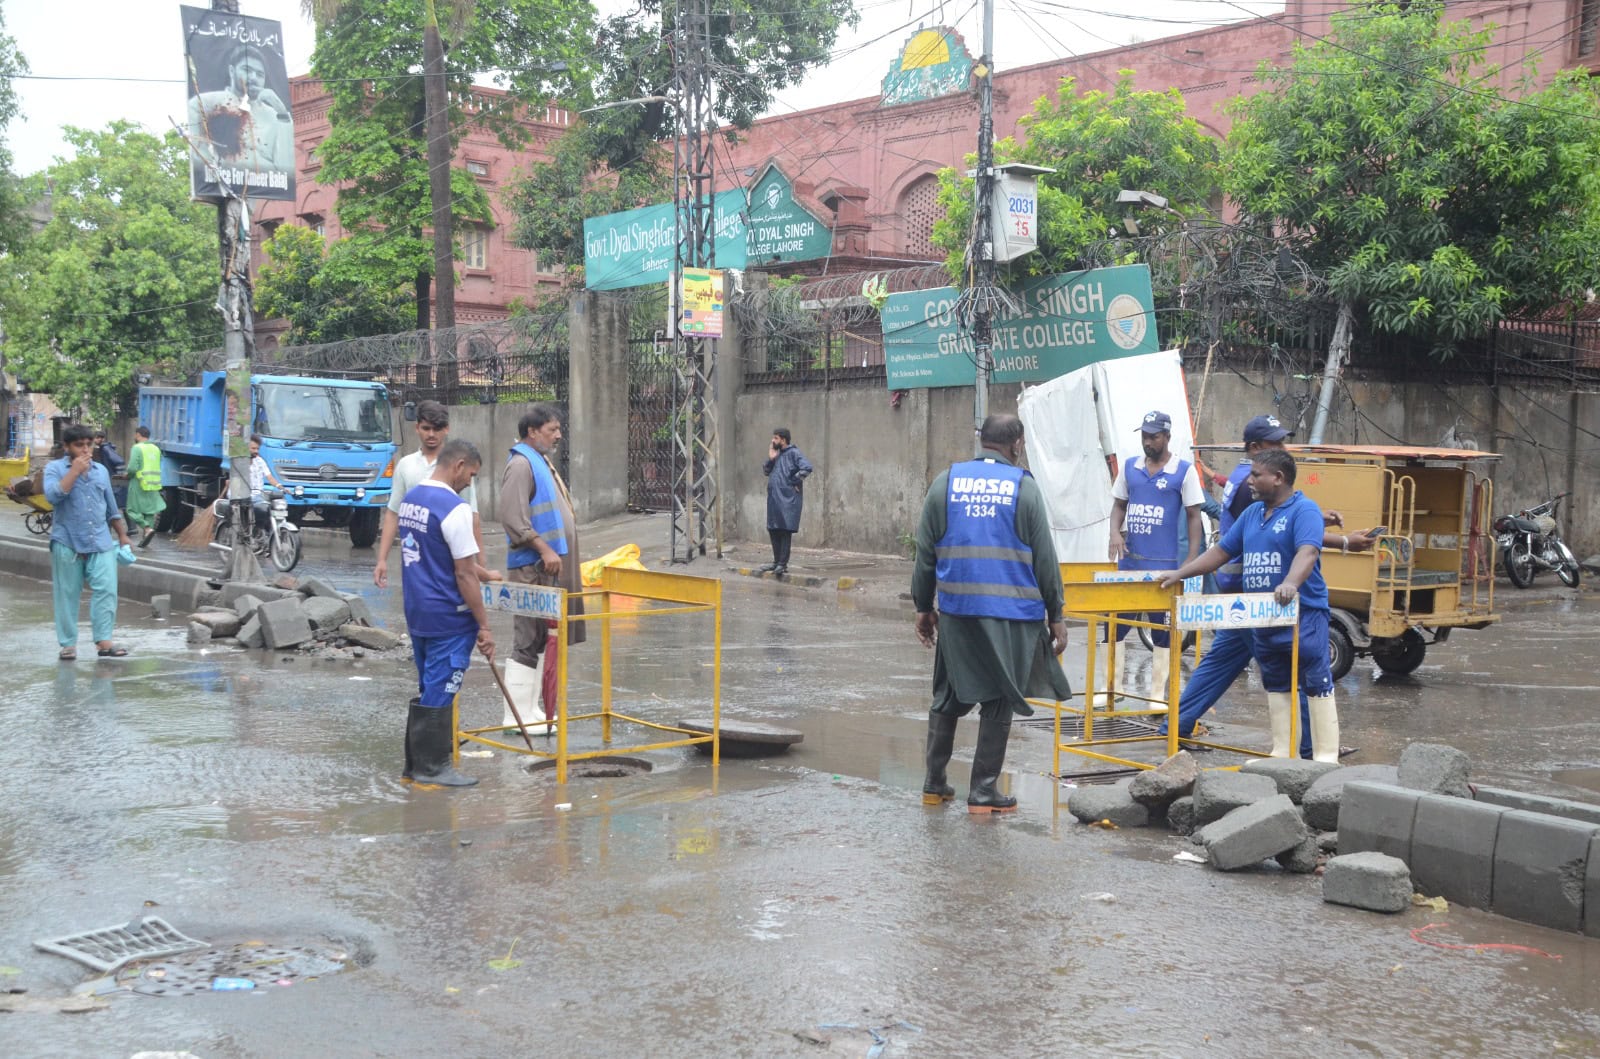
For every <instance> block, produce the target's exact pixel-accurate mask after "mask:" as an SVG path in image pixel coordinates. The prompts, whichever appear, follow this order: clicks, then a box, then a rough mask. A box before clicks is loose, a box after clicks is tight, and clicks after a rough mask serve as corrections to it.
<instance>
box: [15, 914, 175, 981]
mask: <svg viewBox="0 0 1600 1059" xmlns="http://www.w3.org/2000/svg"><path fill="white" fill-rule="evenodd" d="M205 944H206V943H205V942H203V941H199V940H196V939H195V938H191V937H188V936H187V935H184V934H181V933H179V932H178V931H177V930H176V929H175V928H174V927H173V926H172V925H171V924H170V923H168V922H167V921H166V920H164V919H162V918H161V917H160V916H145V917H144V918H142V919H137V920H134V921H133V922H131V923H128V924H126V925H125V926H116V927H101V928H99V929H97V930H85V931H81V932H80V933H77V934H68V935H67V936H66V937H62V938H50V939H48V940H45V941H36V942H34V943H33V946H34V948H36V949H42V950H43V951H45V952H53V953H55V954H56V955H58V956H65V957H67V958H68V959H70V960H77V961H78V962H79V963H81V964H84V965H85V966H88V967H92V968H94V969H95V970H97V971H101V972H103V973H109V972H111V971H115V970H116V969H117V968H118V967H121V966H122V965H123V964H125V963H128V962H129V961H131V960H148V959H151V958H152V957H156V956H168V955H172V954H174V953H180V952H187V951H189V950H190V949H201V948H204V947H205Z"/></svg>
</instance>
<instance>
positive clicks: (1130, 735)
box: [1013, 714, 1161, 739]
mask: <svg viewBox="0 0 1600 1059" xmlns="http://www.w3.org/2000/svg"><path fill="white" fill-rule="evenodd" d="M1013 723H1014V724H1016V726H1017V727H1019V728H1030V729H1032V730H1033V731H1035V732H1050V733H1054V732H1055V729H1056V719H1055V718H1054V717H1053V716H1052V717H1028V718H1025V719H1022V720H1018V721H1015V722H1013ZM1160 734H1161V731H1160V729H1159V728H1157V727H1156V726H1155V725H1153V724H1148V723H1146V722H1144V721H1136V720H1134V719H1133V718H1132V717H1096V718H1095V719H1094V737H1095V738H1096V739H1137V738H1138V737H1140V736H1150V735H1160ZM1061 735H1062V737H1063V738H1066V739H1082V738H1083V718H1082V717H1079V716H1077V715H1076V714H1074V715H1072V716H1063V717H1062V718H1061Z"/></svg>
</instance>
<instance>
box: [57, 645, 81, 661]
mask: <svg viewBox="0 0 1600 1059" xmlns="http://www.w3.org/2000/svg"><path fill="white" fill-rule="evenodd" d="M56 659H57V660H58V661H62V662H76V661H77V660H78V649H77V648H76V647H63V648H62V649H61V653H60V654H58V655H56Z"/></svg>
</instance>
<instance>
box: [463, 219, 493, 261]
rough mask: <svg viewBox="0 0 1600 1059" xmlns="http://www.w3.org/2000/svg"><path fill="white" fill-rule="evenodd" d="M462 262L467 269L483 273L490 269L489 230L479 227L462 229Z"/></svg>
mask: <svg viewBox="0 0 1600 1059" xmlns="http://www.w3.org/2000/svg"><path fill="white" fill-rule="evenodd" d="M461 261H462V264H464V265H466V267H467V268H469V269H472V270H474V271H478V272H482V271H484V270H486V269H487V268H488V267H489V230H488V229H487V228H479V227H477V226H475V225H474V226H469V227H466V228H463V229H461Z"/></svg>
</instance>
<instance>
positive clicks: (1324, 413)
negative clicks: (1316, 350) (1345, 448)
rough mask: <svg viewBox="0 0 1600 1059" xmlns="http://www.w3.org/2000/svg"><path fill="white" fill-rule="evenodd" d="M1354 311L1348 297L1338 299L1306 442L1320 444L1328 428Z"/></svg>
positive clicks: (1346, 351)
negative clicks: (1320, 384) (1337, 315)
mask: <svg viewBox="0 0 1600 1059" xmlns="http://www.w3.org/2000/svg"><path fill="white" fill-rule="evenodd" d="M1355 323H1356V312H1355V308H1354V307H1353V306H1352V305H1351V304H1350V302H1349V300H1348V299H1340V301H1339V319H1338V322H1337V323H1336V324H1334V327H1333V341H1332V342H1330V343H1329V344H1328V364H1327V366H1326V367H1324V368H1323V369H1322V392H1321V394H1320V395H1318V397H1317V414H1316V416H1315V417H1314V418H1313V419H1312V420H1311V437H1309V438H1308V439H1306V440H1307V443H1308V444H1311V445H1320V444H1322V435H1323V433H1324V432H1325V431H1326V430H1327V429H1328V411H1329V409H1331V408H1332V407H1333V398H1334V394H1335V393H1336V392H1337V391H1338V389H1339V375H1340V373H1341V372H1343V370H1344V362H1345V360H1346V358H1348V357H1349V355H1350V341H1351V339H1352V338H1353V337H1354V335H1353V334H1352V333H1351V332H1353V331H1354V330H1355Z"/></svg>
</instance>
